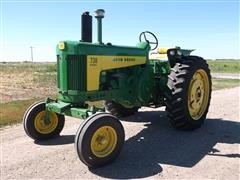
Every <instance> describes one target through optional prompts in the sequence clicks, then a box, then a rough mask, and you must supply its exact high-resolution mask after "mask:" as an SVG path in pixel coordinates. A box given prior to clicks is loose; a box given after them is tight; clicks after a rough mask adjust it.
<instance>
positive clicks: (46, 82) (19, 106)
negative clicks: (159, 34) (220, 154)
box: [0, 60, 240, 127]
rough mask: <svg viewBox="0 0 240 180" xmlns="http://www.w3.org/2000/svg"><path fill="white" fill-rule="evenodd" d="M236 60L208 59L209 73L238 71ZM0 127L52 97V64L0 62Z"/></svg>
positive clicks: (216, 85) (232, 83)
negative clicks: (36, 103) (34, 105)
mask: <svg viewBox="0 0 240 180" xmlns="http://www.w3.org/2000/svg"><path fill="white" fill-rule="evenodd" d="M239 62H240V61H226V60H225V61H223V60H222V61H208V63H209V65H210V68H211V72H218V73H219V72H220V73H239V67H240V66H239ZM0 79H1V83H0V85H1V87H0V97H1V98H0V99H1V103H0V127H1V126H4V125H9V124H13V123H17V122H21V121H22V117H23V114H24V112H25V110H26V109H27V108H28V107H29V106H30V105H31V104H32V103H33V102H35V101H38V100H44V99H45V97H46V96H56V92H57V89H56V64H55V63H0ZM212 81H213V90H218V89H223V88H230V87H236V86H240V80H239V79H215V78H213V79H212Z"/></svg>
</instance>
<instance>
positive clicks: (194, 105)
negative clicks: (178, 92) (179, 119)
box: [188, 69, 209, 120]
mask: <svg viewBox="0 0 240 180" xmlns="http://www.w3.org/2000/svg"><path fill="white" fill-rule="evenodd" d="M208 99H209V79H208V76H207V73H206V72H205V71H204V70H203V69H200V70H198V71H196V72H195V73H194V75H193V77H192V79H191V81H190V85H189V90H188V109H189V113H190V115H191V117H192V118H193V119H194V120H198V119H200V118H201V116H202V115H203V113H204V111H205V110H206V107H207V104H208Z"/></svg>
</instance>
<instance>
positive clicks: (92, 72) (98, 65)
mask: <svg viewBox="0 0 240 180" xmlns="http://www.w3.org/2000/svg"><path fill="white" fill-rule="evenodd" d="M146 60H147V59H146V57H145V56H101V55H90V56H87V91H95V90H98V89H99V78H100V73H101V71H103V70H110V69H116V68H123V67H130V66H135V65H141V64H146Z"/></svg>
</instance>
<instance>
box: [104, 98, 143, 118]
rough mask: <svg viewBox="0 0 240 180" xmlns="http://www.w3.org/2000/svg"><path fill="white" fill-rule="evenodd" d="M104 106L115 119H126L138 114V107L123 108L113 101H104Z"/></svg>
mask: <svg viewBox="0 0 240 180" xmlns="http://www.w3.org/2000/svg"><path fill="white" fill-rule="evenodd" d="M104 106H105V108H106V110H107V111H108V112H109V113H110V114H112V115H113V116H116V117H126V116H130V115H133V114H135V113H136V112H138V109H139V108H138V107H133V108H125V107H124V106H122V105H121V104H118V103H116V102H114V101H105V102H104Z"/></svg>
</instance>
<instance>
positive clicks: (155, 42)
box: [139, 31, 158, 50]
mask: <svg viewBox="0 0 240 180" xmlns="http://www.w3.org/2000/svg"><path fill="white" fill-rule="evenodd" d="M147 34H149V35H150V36H152V37H153V41H150V39H152V38H147V36H146V35H147ZM143 38H144V39H143ZM142 39H143V40H144V41H145V42H147V43H149V44H150V46H151V44H153V47H154V48H152V46H151V50H154V49H156V48H157V46H158V39H157V37H156V36H155V35H154V34H153V33H152V32H150V31H144V32H141V34H140V35H139V41H140V42H142V41H143V40H142ZM154 45H155V46H154Z"/></svg>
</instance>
